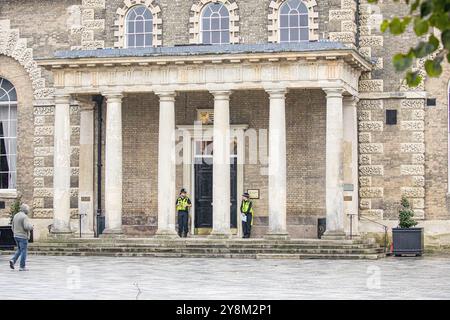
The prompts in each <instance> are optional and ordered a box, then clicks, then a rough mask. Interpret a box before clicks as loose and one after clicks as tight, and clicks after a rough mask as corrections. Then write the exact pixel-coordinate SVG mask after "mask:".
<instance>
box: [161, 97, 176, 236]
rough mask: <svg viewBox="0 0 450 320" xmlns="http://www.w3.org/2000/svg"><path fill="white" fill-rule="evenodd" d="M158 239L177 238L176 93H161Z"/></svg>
mask: <svg viewBox="0 0 450 320" xmlns="http://www.w3.org/2000/svg"><path fill="white" fill-rule="evenodd" d="M156 94H157V95H158V96H159V138H158V140H159V147H158V150H159V151H158V230H157V232H156V236H157V237H161V238H165V237H166V238H167V237H168V238H172V237H176V234H177V233H176V231H175V198H176V195H177V192H176V189H175V188H176V183H175V177H176V175H175V171H176V162H175V161H176V159H175V92H173V91H170V92H159V93H156Z"/></svg>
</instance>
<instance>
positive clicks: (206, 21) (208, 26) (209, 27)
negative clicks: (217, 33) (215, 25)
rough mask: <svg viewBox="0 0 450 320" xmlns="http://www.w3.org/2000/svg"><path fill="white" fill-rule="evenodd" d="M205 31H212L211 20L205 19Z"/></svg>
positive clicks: (203, 24)
mask: <svg viewBox="0 0 450 320" xmlns="http://www.w3.org/2000/svg"><path fill="white" fill-rule="evenodd" d="M202 26H203V30H210V29H211V24H210V22H209V19H203V23H202Z"/></svg>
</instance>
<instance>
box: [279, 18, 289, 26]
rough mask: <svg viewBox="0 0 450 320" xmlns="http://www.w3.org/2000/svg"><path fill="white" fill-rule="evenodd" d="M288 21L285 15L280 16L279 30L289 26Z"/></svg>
mask: <svg viewBox="0 0 450 320" xmlns="http://www.w3.org/2000/svg"><path fill="white" fill-rule="evenodd" d="M288 21H289V16H286V15H282V16H280V27H281V28H286V27H288V26H289V25H288Z"/></svg>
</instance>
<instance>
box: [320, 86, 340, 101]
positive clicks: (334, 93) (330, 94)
mask: <svg viewBox="0 0 450 320" xmlns="http://www.w3.org/2000/svg"><path fill="white" fill-rule="evenodd" d="M323 91H325V93H326V94H327V98H342V97H343V95H342V94H343V93H344V89H343V88H340V87H335V88H323Z"/></svg>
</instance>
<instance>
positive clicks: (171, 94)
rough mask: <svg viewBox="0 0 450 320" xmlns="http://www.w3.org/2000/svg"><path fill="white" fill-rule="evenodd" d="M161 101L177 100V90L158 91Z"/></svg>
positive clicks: (156, 93)
mask: <svg viewBox="0 0 450 320" xmlns="http://www.w3.org/2000/svg"><path fill="white" fill-rule="evenodd" d="M155 95H157V96H158V97H159V101H175V96H176V95H177V93H176V91H156V92H155Z"/></svg>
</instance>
